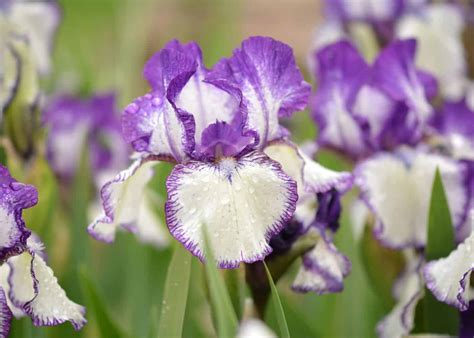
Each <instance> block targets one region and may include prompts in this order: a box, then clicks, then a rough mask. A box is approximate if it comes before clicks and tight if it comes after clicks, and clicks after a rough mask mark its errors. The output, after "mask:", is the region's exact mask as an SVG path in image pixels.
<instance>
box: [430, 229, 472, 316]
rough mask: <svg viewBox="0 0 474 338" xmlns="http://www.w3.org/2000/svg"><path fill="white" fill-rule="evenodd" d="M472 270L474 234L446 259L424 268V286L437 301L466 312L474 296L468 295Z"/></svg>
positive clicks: (431, 263)
mask: <svg viewBox="0 0 474 338" xmlns="http://www.w3.org/2000/svg"><path fill="white" fill-rule="evenodd" d="M473 225H474V224H473ZM473 270H474V232H472V233H471V235H470V236H469V237H468V238H466V240H465V241H464V242H462V243H461V244H459V245H458V247H457V248H456V249H455V250H454V251H453V252H451V254H450V255H449V256H448V257H446V258H441V259H438V260H435V261H432V262H429V263H428V264H426V266H425V268H424V275H425V279H426V286H427V287H428V289H430V290H431V291H432V292H433V294H434V295H435V296H436V298H437V299H438V300H439V301H441V302H445V303H448V304H450V305H453V306H456V307H457V308H458V309H459V310H461V311H466V310H467V309H468V307H469V301H470V300H472V299H474V295H472V294H470V288H471V285H470V278H471V272H472V271H473Z"/></svg>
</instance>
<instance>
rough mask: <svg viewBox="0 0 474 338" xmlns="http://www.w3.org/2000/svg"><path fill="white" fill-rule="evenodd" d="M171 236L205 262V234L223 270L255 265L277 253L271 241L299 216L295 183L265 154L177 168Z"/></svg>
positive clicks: (170, 204) (171, 180) (170, 184)
mask: <svg viewBox="0 0 474 338" xmlns="http://www.w3.org/2000/svg"><path fill="white" fill-rule="evenodd" d="M167 190H168V200H167V202H166V220H167V224H168V227H169V229H170V232H171V234H172V235H173V236H174V237H175V238H176V239H178V240H179V241H180V242H181V243H182V244H183V245H184V246H185V247H186V248H187V249H188V250H189V251H191V253H193V254H194V255H196V256H198V257H199V258H200V259H204V256H205V255H204V239H203V231H206V232H207V234H208V237H209V242H210V248H211V249H212V251H213V254H214V257H215V259H216V261H217V263H218V265H219V266H220V267H223V268H234V267H237V266H238V265H239V263H240V262H246V263H252V262H255V261H257V260H261V259H263V258H264V257H265V256H266V255H268V254H269V253H270V252H271V248H270V246H269V245H268V242H269V240H270V237H271V236H272V235H274V234H276V233H278V232H279V231H280V230H281V229H282V228H283V226H284V225H285V224H286V222H287V221H288V220H289V219H290V218H291V217H292V216H293V213H294V210H295V205H296V200H297V198H298V195H297V193H296V184H295V182H294V181H293V180H292V179H291V178H290V177H288V176H287V175H286V174H285V173H283V171H282V170H281V168H280V165H279V164H278V163H276V162H274V161H272V160H270V159H269V158H268V157H267V156H265V155H264V154H262V153H259V152H253V153H250V154H248V155H246V156H244V157H242V158H240V159H234V158H222V159H220V160H218V161H217V162H216V163H203V162H196V161H191V162H188V163H187V164H185V165H178V166H176V167H175V168H174V169H173V171H172V173H171V174H170V176H169V177H168V180H167Z"/></svg>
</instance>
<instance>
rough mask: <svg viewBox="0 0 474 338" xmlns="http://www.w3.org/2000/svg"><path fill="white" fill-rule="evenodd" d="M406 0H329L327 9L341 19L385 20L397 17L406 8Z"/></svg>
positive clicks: (334, 16)
mask: <svg viewBox="0 0 474 338" xmlns="http://www.w3.org/2000/svg"><path fill="white" fill-rule="evenodd" d="M404 2H405V1H404V0H386V1H383V2H380V1H376V0H375V1H374V0H328V1H325V4H326V11H327V13H328V15H329V16H330V17H332V18H337V19H338V20H341V21H346V22H348V21H368V22H383V21H391V20H394V19H396V18H397V17H398V16H399V15H400V14H401V13H402V11H403V9H404Z"/></svg>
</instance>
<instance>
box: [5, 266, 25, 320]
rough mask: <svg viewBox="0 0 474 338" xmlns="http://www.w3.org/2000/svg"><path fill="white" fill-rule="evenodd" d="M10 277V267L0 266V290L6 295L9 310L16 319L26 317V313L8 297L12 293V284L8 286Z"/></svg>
mask: <svg viewBox="0 0 474 338" xmlns="http://www.w3.org/2000/svg"><path fill="white" fill-rule="evenodd" d="M9 275H10V266H9V265H8V264H3V265H2V266H0V288H2V289H3V291H4V292H5V295H6V301H7V305H8V308H9V309H10V310H11V311H12V313H13V315H14V316H15V318H21V317H24V316H25V312H24V311H23V310H21V309H20V308H18V307H16V306H15V305H14V304H13V303H12V302H11V300H10V297H9V296H8V295H9V293H10V284H8V276H9Z"/></svg>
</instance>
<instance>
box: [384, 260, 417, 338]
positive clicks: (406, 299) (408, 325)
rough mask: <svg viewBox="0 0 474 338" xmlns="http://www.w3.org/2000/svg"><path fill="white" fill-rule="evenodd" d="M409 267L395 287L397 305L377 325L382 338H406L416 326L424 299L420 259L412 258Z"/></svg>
mask: <svg viewBox="0 0 474 338" xmlns="http://www.w3.org/2000/svg"><path fill="white" fill-rule="evenodd" d="M407 261H408V266H407V268H406V270H405V271H404V273H403V274H402V275H401V276H400V277H399V279H398V280H397V281H396V283H395V285H394V294H395V299H396V300H397V304H396V305H395V307H394V308H393V309H392V311H391V312H390V313H389V314H388V315H387V316H385V317H384V318H383V319H382V320H381V321H380V322H379V323H378V325H377V332H378V334H379V336H380V337H381V338H385V337H386V338H394V337H405V336H406V335H407V334H408V333H409V332H410V331H411V330H412V329H413V326H414V322H415V309H416V305H417V304H418V301H419V300H420V299H421V298H422V297H423V293H424V291H423V290H424V289H423V279H422V277H421V272H420V268H421V261H420V258H419V257H410V259H409V260H407Z"/></svg>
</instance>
